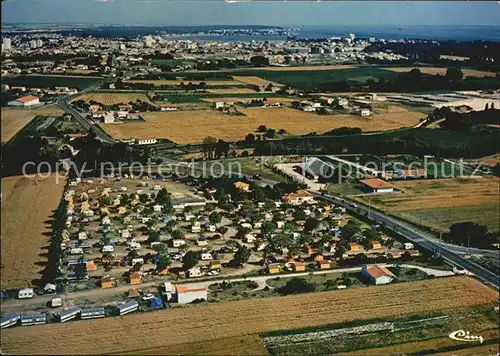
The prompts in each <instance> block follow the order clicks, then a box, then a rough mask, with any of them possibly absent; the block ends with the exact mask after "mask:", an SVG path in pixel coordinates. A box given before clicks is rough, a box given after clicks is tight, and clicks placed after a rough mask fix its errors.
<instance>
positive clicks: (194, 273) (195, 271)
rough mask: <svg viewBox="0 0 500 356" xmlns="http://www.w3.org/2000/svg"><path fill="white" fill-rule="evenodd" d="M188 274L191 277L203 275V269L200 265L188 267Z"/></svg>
mask: <svg viewBox="0 0 500 356" xmlns="http://www.w3.org/2000/svg"><path fill="white" fill-rule="evenodd" d="M187 274H188V277H189V278H195V277H201V276H203V272H202V271H201V269H200V268H199V267H193V268H190V269H188V271H187ZM188 303H189V302H188Z"/></svg>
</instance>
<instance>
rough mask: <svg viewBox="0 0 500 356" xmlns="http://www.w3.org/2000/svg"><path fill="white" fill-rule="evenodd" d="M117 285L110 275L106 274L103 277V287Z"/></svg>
mask: <svg viewBox="0 0 500 356" xmlns="http://www.w3.org/2000/svg"><path fill="white" fill-rule="evenodd" d="M112 287H116V281H115V280H114V279H113V278H112V277H110V276H104V277H102V278H101V288H112Z"/></svg>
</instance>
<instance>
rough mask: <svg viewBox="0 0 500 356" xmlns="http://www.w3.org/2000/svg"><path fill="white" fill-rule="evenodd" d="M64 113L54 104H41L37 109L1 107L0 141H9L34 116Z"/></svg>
mask: <svg viewBox="0 0 500 356" xmlns="http://www.w3.org/2000/svg"><path fill="white" fill-rule="evenodd" d="M63 113H64V111H62V110H61V109H59V107H57V106H55V105H48V106H42V107H41V108H38V109H21V108H12V107H7V108H2V115H1V117H0V121H1V124H2V136H1V137H2V142H7V141H9V140H10V139H11V138H12V137H14V135H15V134H16V133H17V132H18V131H19V130H21V129H22V128H23V127H24V126H26V124H28V123H29V122H30V121H31V120H32V119H33V118H34V117H35V116H37V115H45V116H60V115H62V114H63Z"/></svg>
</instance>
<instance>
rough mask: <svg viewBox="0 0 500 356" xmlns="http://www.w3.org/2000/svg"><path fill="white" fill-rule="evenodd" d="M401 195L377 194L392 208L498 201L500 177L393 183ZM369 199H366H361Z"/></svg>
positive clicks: (399, 209) (491, 202) (381, 204)
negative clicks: (400, 191)
mask: <svg viewBox="0 0 500 356" xmlns="http://www.w3.org/2000/svg"><path fill="white" fill-rule="evenodd" d="M391 184H393V185H394V186H395V187H397V188H398V189H400V190H402V191H403V193H401V194H390V195H383V196H382V195H380V196H377V197H376V198H375V199H377V202H378V203H377V204H378V205H379V206H381V207H383V208H384V209H387V210H389V211H402V210H413V209H417V208H418V209H431V208H445V207H456V206H467V205H471V206H472V205H485V204H498V191H499V188H500V185H499V178H497V177H483V178H478V179H467V180H464V179H425V180H414V181H401V182H392V183H391ZM360 199H361V200H366V198H360Z"/></svg>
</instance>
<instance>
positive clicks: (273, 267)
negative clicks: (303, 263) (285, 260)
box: [267, 263, 280, 274]
mask: <svg viewBox="0 0 500 356" xmlns="http://www.w3.org/2000/svg"><path fill="white" fill-rule="evenodd" d="M267 273H269V274H277V273H280V266H279V264H277V263H271V264H269V265H267Z"/></svg>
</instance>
